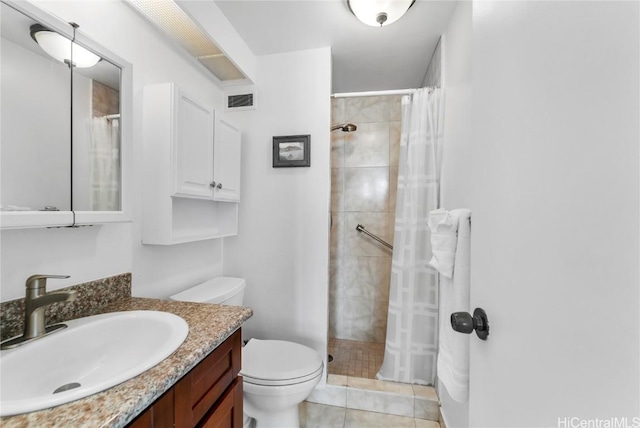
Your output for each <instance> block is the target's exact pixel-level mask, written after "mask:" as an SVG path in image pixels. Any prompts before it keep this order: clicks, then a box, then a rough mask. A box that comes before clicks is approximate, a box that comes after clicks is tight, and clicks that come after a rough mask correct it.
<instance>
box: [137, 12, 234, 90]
mask: <svg viewBox="0 0 640 428" xmlns="http://www.w3.org/2000/svg"><path fill="white" fill-rule="evenodd" d="M129 4H131V5H132V6H134V8H135V9H136V10H137V11H138V12H140V13H141V14H142V15H143V16H144V17H145V18H147V19H148V20H149V21H151V22H152V23H153V24H155V25H156V26H157V27H158V28H159V29H160V30H162V31H163V32H164V33H166V34H167V35H168V36H169V37H171V38H172V39H173V40H175V41H176V42H177V43H178V44H179V45H180V46H182V48H184V49H185V50H186V51H187V52H189V54H191V55H192V56H193V57H194V58H195V59H197V60H198V62H200V63H201V64H202V65H203V66H205V67H206V68H207V69H208V70H209V71H210V72H211V73H213V75H214V76H216V77H217V78H218V79H219V80H220V81H222V82H229V81H239V80H246V76H245V75H244V74H243V73H242V71H240V70H239V69H238V68H237V67H236V66H235V64H233V62H231V60H229V58H227V56H226V55H225V54H224V52H222V50H220V48H219V47H218V46H217V45H216V44H215V43H214V42H213V41H212V40H211V39H210V38H209V36H207V34H206V33H205V32H204V31H202V29H201V28H200V27H199V26H198V25H196V23H194V22H193V21H192V20H191V18H189V16H188V15H187V14H186V13H185V12H184V11H183V10H182V9H180V6H178V5H177V4H176V3H174V2H173V0H129Z"/></svg>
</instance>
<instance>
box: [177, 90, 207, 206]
mask: <svg viewBox="0 0 640 428" xmlns="http://www.w3.org/2000/svg"><path fill="white" fill-rule="evenodd" d="M174 97H175V98H174V104H173V105H174V114H173V121H174V123H173V125H174V131H173V132H174V139H173V147H172V154H173V170H174V189H173V196H182V197H187V198H198V199H211V198H212V193H213V192H212V187H211V182H212V181H213V123H214V115H215V113H214V110H213V109H212V108H210V107H207V106H204V105H202V104H200V103H198V102H196V101H195V100H194V99H192V98H190V97H189V96H188V95H186V94H185V93H184V92H182V91H181V90H180V89H178V88H176V89H175V93H174Z"/></svg>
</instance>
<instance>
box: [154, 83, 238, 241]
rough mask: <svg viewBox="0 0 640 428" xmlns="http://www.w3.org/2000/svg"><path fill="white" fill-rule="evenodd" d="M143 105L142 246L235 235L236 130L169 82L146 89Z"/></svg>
mask: <svg viewBox="0 0 640 428" xmlns="http://www.w3.org/2000/svg"><path fill="white" fill-rule="evenodd" d="M143 104H144V105H143V129H144V131H143V135H144V140H143V163H144V172H143V190H142V204H143V207H142V243H143V244H156V245H172V244H180V243H184V242H192V241H199V240H205V239H213V238H221V237H224V236H232V235H236V234H237V231H238V204H237V202H239V200H240V130H239V129H237V128H236V127H234V126H233V125H231V124H229V123H228V122H227V121H226V120H223V119H219V120H218V121H217V123H216V119H215V111H214V109H213V108H212V107H210V106H207V105H206V104H204V103H201V102H200V101H198V100H197V99H195V98H193V97H191V96H190V95H189V94H187V93H185V92H184V91H182V90H181V89H180V88H179V87H177V86H176V85H175V84H173V83H163V84H158V85H150V86H146V87H145V88H144V103H143ZM214 124H215V126H214ZM214 129H215V130H216V132H215V133H214ZM214 135H215V139H214Z"/></svg>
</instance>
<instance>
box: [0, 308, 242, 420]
mask: <svg viewBox="0 0 640 428" xmlns="http://www.w3.org/2000/svg"><path fill="white" fill-rule="evenodd" d="M135 310H154V311H163V312H171V313H173V314H176V315H178V316H180V317H182V318H184V319H185V321H187V323H188V324H189V335H188V336H187V338H186V339H185V341H184V343H182V345H180V347H179V348H178V349H177V350H176V351H175V352H174V353H173V354H171V355H170V356H169V357H168V358H167V359H165V360H164V361H162V362H161V363H160V364H158V365H156V366H154V367H152V368H151V369H149V370H147V371H146V372H144V373H142V374H140V375H138V376H136V377H134V378H132V379H129V380H128V381H126V382H123V383H121V384H119V385H116V386H114V387H112V388H109V389H107V390H106V391H102V392H100V393H97V394H94V395H90V396H88V397H86V398H83V399H81V400H77V401H73V402H71V403H67V404H63V405H61V406H57V407H53V408H50V409H45V410H40V411H37V412H32V413H26V414H22V415H16V416H7V417H3V418H0V425H1V426H2V427H4V428H10V427H38V428H40V427H65V428H67V427H74V428H75V427H91V428H97V427H122V426H125V425H126V424H127V423H129V422H131V421H132V420H133V419H134V418H135V417H136V416H137V415H138V414H140V413H141V412H142V411H143V410H144V409H146V408H147V407H148V406H149V405H150V404H152V403H153V402H154V401H155V400H156V399H157V398H159V397H160V396H161V395H162V394H163V393H164V392H165V391H167V390H168V389H169V388H170V387H171V386H173V385H174V384H175V383H176V382H177V381H178V380H179V379H180V378H182V377H183V376H184V375H185V374H186V373H187V372H189V370H191V369H192V368H193V367H195V366H196V365H197V364H198V363H199V362H200V361H201V360H202V359H203V358H204V357H206V356H207V355H208V354H209V353H210V352H211V351H213V350H214V349H215V348H216V347H217V346H218V345H220V344H221V343H222V342H224V341H225V339H227V338H228V337H229V336H231V334H232V333H233V332H235V331H236V330H237V329H238V328H240V326H241V325H242V323H244V322H245V321H246V320H247V319H248V318H249V317H251V315H253V311H252V310H251V309H249V308H245V307H240V306H221V305H212V304H203V303H188V302H174V301H169V300H158V299H143V298H137V297H127V298H123V299H121V300H119V301H117V302H115V303H113V304H111V305H109V306H106V307H103V308H101V309H99V310H96V311H94V312H93V313H91V314H90V315H95V314H98V313H107V312H118V311H135ZM27 346H28V345H27ZM44 358H46V357H44Z"/></svg>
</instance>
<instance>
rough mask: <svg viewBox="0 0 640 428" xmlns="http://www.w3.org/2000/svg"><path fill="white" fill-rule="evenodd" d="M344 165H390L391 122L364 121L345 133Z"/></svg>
mask: <svg viewBox="0 0 640 428" xmlns="http://www.w3.org/2000/svg"><path fill="white" fill-rule="evenodd" d="M344 166H347V167H356V166H389V122H374V123H363V124H360V125H358V130H357V131H356V132H350V133H348V134H345V135H344Z"/></svg>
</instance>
